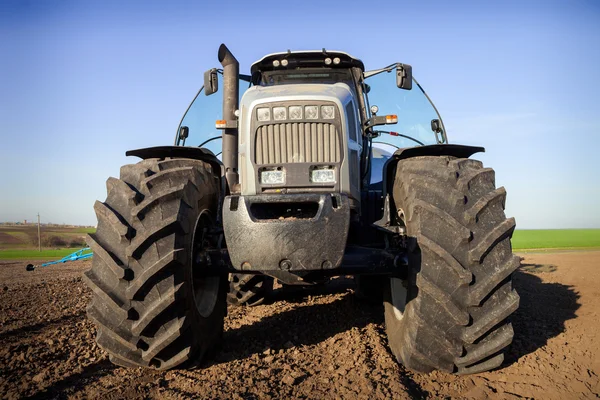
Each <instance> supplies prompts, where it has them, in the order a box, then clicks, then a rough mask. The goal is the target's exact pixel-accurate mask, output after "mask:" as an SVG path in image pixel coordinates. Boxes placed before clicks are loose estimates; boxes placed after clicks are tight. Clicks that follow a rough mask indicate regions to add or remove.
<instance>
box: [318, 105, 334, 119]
mask: <svg viewBox="0 0 600 400" xmlns="http://www.w3.org/2000/svg"><path fill="white" fill-rule="evenodd" d="M321 118H323V119H334V118H335V107H334V106H321Z"/></svg>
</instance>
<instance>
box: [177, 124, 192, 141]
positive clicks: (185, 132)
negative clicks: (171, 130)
mask: <svg viewBox="0 0 600 400" xmlns="http://www.w3.org/2000/svg"><path fill="white" fill-rule="evenodd" d="M189 134H190V128H188V127H187V126H182V127H181V128H179V140H183V143H185V139H187V137H188V136H189Z"/></svg>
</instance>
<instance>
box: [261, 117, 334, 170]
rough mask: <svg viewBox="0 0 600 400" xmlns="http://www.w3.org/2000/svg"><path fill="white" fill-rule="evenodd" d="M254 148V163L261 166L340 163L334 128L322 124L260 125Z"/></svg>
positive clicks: (331, 125)
mask: <svg viewBox="0 0 600 400" xmlns="http://www.w3.org/2000/svg"><path fill="white" fill-rule="evenodd" d="M254 145H255V146H254V161H255V163H256V164H261V165H265V164H284V163H304V162H308V163H311V162H319V163H321V162H322V163H338V162H340V160H341V155H340V138H339V134H338V131H337V129H336V126H335V125H334V124H328V123H324V122H314V123H308V122H297V123H281V124H270V125H263V126H260V127H259V128H258V129H257V131H256V140H255V143H254Z"/></svg>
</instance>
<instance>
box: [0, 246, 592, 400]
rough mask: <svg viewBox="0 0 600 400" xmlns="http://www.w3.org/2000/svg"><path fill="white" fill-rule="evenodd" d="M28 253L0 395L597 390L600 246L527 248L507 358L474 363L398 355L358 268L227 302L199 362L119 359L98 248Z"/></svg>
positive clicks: (565, 394)
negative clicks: (321, 282) (422, 365)
mask: <svg viewBox="0 0 600 400" xmlns="http://www.w3.org/2000/svg"><path fill="white" fill-rule="evenodd" d="M38 262H39V261H38ZM26 264H27V262H23V261H19V262H14V261H13V262H0V397H5V398H21V397H32V398H72V399H79V398H88V397H94V398H95V397H101V398H105V399H113V398H125V397H126V398H134V399H142V398H166V399H176V398H177V399H179V398H189V397H191V398H210V399H213V398H227V399H229V398H231V399H241V398H243V399H252V398H285V399H287V398H315V399H324V398H344V399H345V398H360V399H370V400H371V399H390V398H394V399H402V398H444V397H452V398H475V399H485V398H539V399H569V398H598V397H600V396H599V393H600V384H599V378H598V375H599V374H600V343H599V339H600V338H599V337H598V336H599V334H598V331H599V330H600V318H599V315H598V314H599V311H598V309H599V306H600V252H598V251H596V252H570V253H555V254H547V253H545V254H525V255H524V261H523V266H522V268H521V270H520V271H519V272H517V273H516V275H515V282H514V284H515V286H516V288H517V290H518V291H519V293H520V295H521V307H520V309H519V310H518V311H517V312H516V314H515V315H514V317H513V325H514V328H515V340H514V343H513V346H512V347H511V349H510V351H509V352H508V354H507V357H506V361H505V364H504V365H503V367H502V368H501V369H499V370H496V371H492V372H487V373H482V374H477V375H470V376H454V375H450V374H446V373H440V372H434V373H431V374H417V373H413V372H411V371H408V370H406V369H404V368H403V367H402V366H399V365H398V364H397V363H396V361H395V360H394V358H393V356H392V355H391V354H390V351H389V349H388V346H387V341H386V337H385V331H384V324H383V317H382V316H383V308H382V307H381V306H379V305H377V306H372V305H368V304H365V303H363V302H360V301H359V300H358V299H356V297H355V296H354V295H353V292H354V286H353V283H352V281H351V280H348V279H338V280H335V281H334V282H332V283H331V284H329V285H327V286H325V287H317V288H311V289H309V290H307V289H302V290H300V289H294V290H286V291H281V290H280V291H276V292H275V298H274V299H273V301H272V302H270V303H269V304H265V305H261V306H257V307H254V308H245V307H244V308H229V315H228V316H227V318H226V321H225V334H224V342H223V345H222V348H221V349H219V350H218V351H216V352H215V354H214V356H213V357H212V359H211V360H209V361H207V362H206V363H205V365H204V366H203V367H202V368H198V369H194V370H175V371H168V372H157V371H152V370H144V369H125V368H120V367H116V366H114V365H112V364H111V363H110V362H109V361H108V357H107V356H106V354H105V353H104V352H103V351H102V350H101V349H99V348H98V347H97V346H96V344H95V342H94V336H95V329H94V327H93V325H92V324H91V323H90V322H88V321H87V319H86V318H85V307H86V304H87V302H88V300H89V297H90V292H89V290H88V289H87V288H86V287H85V286H84V284H83V283H82V281H81V273H82V272H83V271H85V270H86V269H87V268H89V266H90V261H88V260H86V261H78V262H72V263H67V264H61V265H56V266H53V267H47V268H42V269H38V270H36V271H34V272H26V271H25V265H26Z"/></svg>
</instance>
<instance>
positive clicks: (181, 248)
mask: <svg viewBox="0 0 600 400" xmlns="http://www.w3.org/2000/svg"><path fill="white" fill-rule="evenodd" d="M120 176H121V177H120V179H116V178H109V179H108V181H107V182H106V186H107V192H108V194H107V198H106V201H105V202H104V203H102V202H99V201H97V202H96V203H95V205H94V209H95V211H96V215H97V217H98V228H97V230H96V233H94V234H91V235H89V236H88V240H87V242H88V244H89V246H90V247H91V249H92V251H93V252H94V257H93V260H92V268H91V269H90V270H89V271H87V272H86V273H85V275H84V281H85V282H86V283H87V285H88V286H89V287H90V289H91V290H92V292H93V293H92V299H91V301H90V303H89V305H88V307H87V315H88V317H89V318H90V319H91V320H92V321H93V322H94V324H95V325H96V328H97V337H96V342H97V343H98V345H99V346H100V347H101V348H102V349H104V350H105V351H106V352H107V353H108V355H109V358H110V360H111V361H112V362H113V363H114V364H118V365H121V366H125V367H139V366H142V367H150V368H155V369H159V370H167V369H171V368H174V367H177V366H184V365H185V366H193V365H196V364H198V363H199V362H200V361H201V360H202V358H203V357H204V356H205V354H206V353H207V352H209V351H210V350H212V349H213V348H214V347H215V345H216V344H218V342H219V341H220V338H221V336H222V332H223V320H224V317H225V313H226V302H225V298H226V294H227V281H226V279H227V277H226V275H223V276H211V277H207V276H204V275H202V273H201V268H202V266H203V265H202V262H200V261H199V262H197V263H193V261H192V260H194V259H197V260H203V259H205V258H204V257H202V254H200V253H201V252H202V250H203V249H205V248H206V247H208V246H213V243H211V242H217V241H218V239H215V238H213V237H212V236H211V235H209V234H207V230H208V229H209V228H210V226H211V225H212V224H213V220H214V217H215V215H216V214H215V213H216V212H217V209H218V208H217V206H218V204H217V203H218V201H219V200H218V199H219V194H218V187H219V186H218V184H217V181H216V179H215V178H214V176H213V173H212V170H211V166H210V165H208V164H206V163H204V162H202V161H197V160H189V159H176V158H172V159H169V158H167V159H149V160H144V161H141V162H139V163H137V164H132V165H125V166H123V167H122V168H121V175H120Z"/></svg>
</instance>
